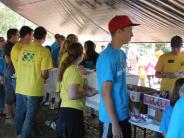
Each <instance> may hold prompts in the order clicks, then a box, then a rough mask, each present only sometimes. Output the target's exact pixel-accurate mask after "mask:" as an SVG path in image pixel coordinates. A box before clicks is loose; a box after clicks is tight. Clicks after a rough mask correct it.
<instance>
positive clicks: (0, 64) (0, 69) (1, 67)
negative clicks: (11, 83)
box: [0, 50, 4, 76]
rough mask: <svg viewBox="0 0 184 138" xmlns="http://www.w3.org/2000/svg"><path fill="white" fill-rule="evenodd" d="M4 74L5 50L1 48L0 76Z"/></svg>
mask: <svg viewBox="0 0 184 138" xmlns="http://www.w3.org/2000/svg"><path fill="white" fill-rule="evenodd" d="M3 74H4V58H3V50H0V76H3Z"/></svg>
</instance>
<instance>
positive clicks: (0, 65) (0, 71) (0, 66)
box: [0, 37, 6, 116]
mask: <svg viewBox="0 0 184 138" xmlns="http://www.w3.org/2000/svg"><path fill="white" fill-rule="evenodd" d="M5 44H6V41H5V39H4V38H3V37H0V116H1V115H3V110H4V85H3V76H4V58H3V49H4V45H5Z"/></svg>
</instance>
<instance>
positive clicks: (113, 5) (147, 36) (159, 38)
mask: <svg viewBox="0 0 184 138" xmlns="http://www.w3.org/2000/svg"><path fill="white" fill-rule="evenodd" d="M1 2H2V3H4V4H5V5H6V6H8V7H9V8H11V9H12V10H14V11H15V12H17V13H19V14H20V15H22V16H24V17H25V18H27V19H29V20H30V21H32V22H34V23H36V24H37V25H40V26H44V27H46V29H47V30H48V31H50V32H51V33H53V34H55V33H60V34H64V35H67V34H70V33H74V34H77V35H78V36H79V37H81V38H82V39H84V40H87V39H91V40H93V41H106V40H107V39H108V38H109V37H108V35H107V32H108V29H107V25H108V21H109V20H110V19H111V18H112V17H113V16H115V15H128V16H129V17H130V18H131V19H132V20H133V21H134V22H135V23H140V24H141V26H138V27H134V29H133V33H134V37H133V38H132V42H169V41H170V39H171V37H173V36H174V35H180V36H182V37H183V38H184V1H183V0H167V1H161V0H149V1H148V0H1Z"/></svg>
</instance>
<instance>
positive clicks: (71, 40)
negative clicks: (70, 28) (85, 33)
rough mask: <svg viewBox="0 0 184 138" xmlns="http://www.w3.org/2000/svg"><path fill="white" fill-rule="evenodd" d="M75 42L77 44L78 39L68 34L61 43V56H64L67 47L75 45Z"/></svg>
mask: <svg viewBox="0 0 184 138" xmlns="http://www.w3.org/2000/svg"><path fill="white" fill-rule="evenodd" d="M76 42H78V37H77V36H76V35H74V34H69V35H68V36H67V37H66V39H65V41H64V43H63V47H62V50H61V55H62V54H64V53H65V52H68V47H69V45H71V44H73V43H76Z"/></svg>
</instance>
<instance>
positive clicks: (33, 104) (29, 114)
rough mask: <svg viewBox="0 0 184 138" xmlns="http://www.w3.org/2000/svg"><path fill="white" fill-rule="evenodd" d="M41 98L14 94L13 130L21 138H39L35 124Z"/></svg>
mask: <svg viewBox="0 0 184 138" xmlns="http://www.w3.org/2000/svg"><path fill="white" fill-rule="evenodd" d="M41 101H42V97H36V96H25V95H21V94H16V109H15V128H16V134H17V135H21V138H32V137H33V138H39V137H40V134H39V130H38V128H37V124H36V117H37V113H38V111H39V109H40V103H41Z"/></svg>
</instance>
